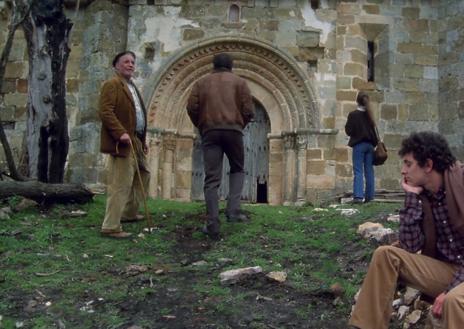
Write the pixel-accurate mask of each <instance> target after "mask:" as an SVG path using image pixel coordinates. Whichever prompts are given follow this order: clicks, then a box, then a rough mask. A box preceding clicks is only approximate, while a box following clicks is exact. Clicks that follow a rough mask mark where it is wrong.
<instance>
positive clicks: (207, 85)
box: [187, 53, 254, 240]
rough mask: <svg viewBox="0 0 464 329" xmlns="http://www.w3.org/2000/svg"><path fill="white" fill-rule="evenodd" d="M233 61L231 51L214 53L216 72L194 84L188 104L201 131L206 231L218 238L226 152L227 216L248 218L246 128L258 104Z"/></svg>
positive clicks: (188, 110) (191, 116)
mask: <svg viewBox="0 0 464 329" xmlns="http://www.w3.org/2000/svg"><path fill="white" fill-rule="evenodd" d="M232 64H233V63H232V58H231V57H230V56H229V55H228V54H225V53H222V54H218V55H216V56H214V59H213V65H214V70H213V72H212V73H210V74H208V75H207V76H206V77H204V78H202V79H200V80H199V81H197V82H196V83H195V84H194V86H193V89H192V92H191V94H190V97H189V99H188V104H187V112H188V115H189V117H190V119H191V120H192V123H193V124H194V125H195V127H197V128H198V130H199V132H200V134H201V143H202V151H203V161H204V170H205V185H204V194H205V202H206V210H207V217H208V222H207V225H206V226H205V227H204V228H203V232H204V233H206V234H207V235H209V237H211V238H212V239H214V240H217V239H219V204H218V203H219V197H218V189H219V186H220V184H221V177H222V160H223V156H224V153H225V154H226V156H227V158H228V160H229V164H230V176H229V196H228V199H227V207H226V216H227V219H228V221H230V222H237V221H242V220H244V219H245V216H244V215H243V214H241V213H240V196H241V192H242V187H243V181H244V178H245V174H244V171H243V165H244V150H243V133H242V130H243V128H245V126H246V125H247V123H248V122H249V121H250V120H251V119H252V118H253V116H254V106H253V100H252V97H251V93H250V89H249V88H248V86H247V84H246V82H245V80H243V79H242V78H240V77H239V76H237V75H235V74H233V73H232Z"/></svg>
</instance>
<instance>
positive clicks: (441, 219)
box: [399, 189, 464, 291]
mask: <svg viewBox="0 0 464 329" xmlns="http://www.w3.org/2000/svg"><path fill="white" fill-rule="evenodd" d="M426 193H427V192H426ZM445 193H446V192H445V190H444V189H440V190H439V191H438V193H436V194H435V195H433V194H432V193H427V194H426V195H427V198H428V199H429V201H430V206H431V208H432V213H433V219H434V222H435V229H436V236H437V250H438V253H439V254H440V255H439V259H440V260H443V261H446V262H449V263H453V264H456V265H458V266H459V268H458V270H457V271H456V273H455V275H454V278H453V280H452V281H451V283H450V284H449V285H448V288H447V290H446V291H449V290H451V289H453V288H454V287H456V286H458V285H459V284H460V283H462V282H464V237H463V236H461V235H460V234H459V233H458V232H457V231H456V230H454V229H453V227H452V226H451V225H450V223H449V221H448V207H447V206H446V200H445ZM423 220H424V213H423V211H422V202H421V200H420V199H419V196H418V195H417V194H415V193H406V199H405V202H404V208H403V209H401V210H400V232H399V238H400V244H401V247H402V248H403V249H405V250H407V251H409V252H417V251H419V250H421V249H422V247H423V245H424V233H423V231H422V221H423Z"/></svg>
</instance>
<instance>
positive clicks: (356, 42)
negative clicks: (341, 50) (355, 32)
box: [345, 36, 367, 51]
mask: <svg viewBox="0 0 464 329" xmlns="http://www.w3.org/2000/svg"><path fill="white" fill-rule="evenodd" d="M345 47H346V48H354V49H359V50H361V51H366V49H367V41H366V40H365V39H364V38H362V37H359V36H354V37H351V36H346V37H345Z"/></svg>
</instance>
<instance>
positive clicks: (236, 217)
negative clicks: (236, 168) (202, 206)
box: [225, 172, 248, 222]
mask: <svg viewBox="0 0 464 329" xmlns="http://www.w3.org/2000/svg"><path fill="white" fill-rule="evenodd" d="M244 179H245V174H244V173H243V172H238V173H233V174H230V176H229V197H228V198H227V207H226V211H225V213H226V217H227V221H229V222H243V221H247V220H248V217H247V216H246V215H245V214H243V213H242V212H241V211H240V199H241V195H242V189H243V181H244Z"/></svg>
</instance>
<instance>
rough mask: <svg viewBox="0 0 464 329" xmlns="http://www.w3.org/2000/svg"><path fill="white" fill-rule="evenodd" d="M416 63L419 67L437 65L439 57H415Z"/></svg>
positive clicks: (419, 55) (420, 55) (418, 55)
mask: <svg viewBox="0 0 464 329" xmlns="http://www.w3.org/2000/svg"><path fill="white" fill-rule="evenodd" d="M414 63H415V64H418V65H437V63H438V55H422V54H417V55H415V57H414Z"/></svg>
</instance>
